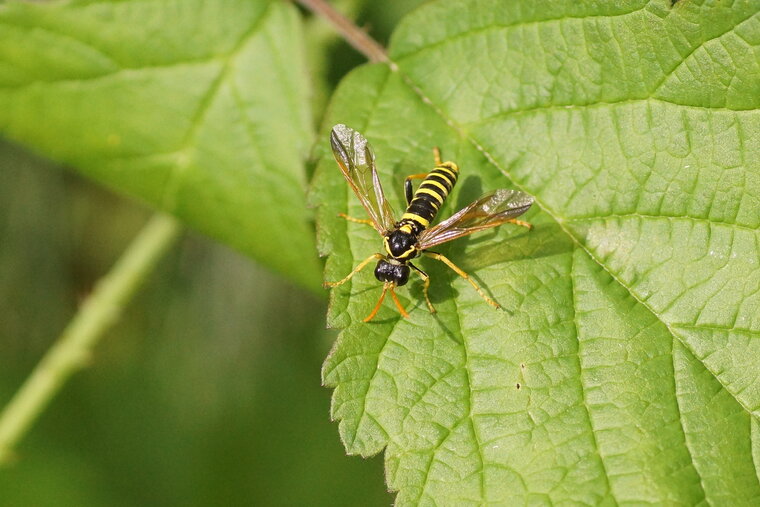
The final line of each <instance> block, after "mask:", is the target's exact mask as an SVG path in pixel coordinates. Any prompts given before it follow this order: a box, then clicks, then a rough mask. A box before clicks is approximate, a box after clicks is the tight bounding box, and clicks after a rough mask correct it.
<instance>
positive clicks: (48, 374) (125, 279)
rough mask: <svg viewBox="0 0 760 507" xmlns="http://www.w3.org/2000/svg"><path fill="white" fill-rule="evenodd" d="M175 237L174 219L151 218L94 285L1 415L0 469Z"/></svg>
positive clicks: (81, 364) (163, 216) (176, 225)
mask: <svg viewBox="0 0 760 507" xmlns="http://www.w3.org/2000/svg"><path fill="white" fill-rule="evenodd" d="M179 231H180V226H179V224H178V223H177V222H176V221H175V220H174V219H173V218H171V217H169V216H166V215H156V216H154V217H153V218H152V219H151V220H150V222H149V223H148V224H147V225H146V226H145V227H144V228H143V229H142V231H140V233H139V234H138V235H137V237H136V238H135V239H134V240H133V241H132V244H131V245H130V246H129V247H128V248H127V250H126V252H124V254H123V255H122V256H121V258H120V259H119V260H118V261H117V263H116V265H115V266H114V267H113V268H112V269H111V271H110V272H109V273H108V274H107V275H106V276H105V277H103V278H102V279H101V280H100V281H99V282H98V284H97V285H96V287H95V290H94V291H93V292H92V294H91V295H90V296H89V297H88V298H87V300H85V302H84V303H83V304H82V307H81V308H80V309H79V311H78V312H77V314H76V315H75V316H74V319H73V320H72V321H71V322H69V324H68V326H67V327H66V329H65V330H64V331H63V334H62V335H61V337H60V338H59V339H58V341H57V342H56V343H55V345H53V346H52V347H51V348H50V349H49V350H48V352H47V354H45V357H43V358H42V360H41V361H40V363H39V364H38V365H37V367H36V368H35V369H34V371H33V372H32V374H31V375H30V376H29V377H28V378H27V379H26V381H25V382H24V385H22V386H21V388H20V389H19V390H18V392H17V393H16V394H15V396H14V397H13V399H11V401H10V402H9V403H8V405H7V406H6V407H5V410H4V411H3V412H2V414H0V464H3V463H5V462H7V461H8V460H9V459H10V458H11V457H12V455H13V448H14V447H15V445H16V443H17V442H18V441H19V440H20V439H21V438H22V437H23V436H24V434H25V433H26V432H27V431H28V430H29V428H30V427H31V426H32V424H33V423H34V421H35V420H36V419H37V417H38V416H39V415H40V413H41V412H42V411H43V410H44V409H45V407H46V406H47V404H48V403H49V402H50V400H51V399H52V398H53V396H55V394H56V393H57V392H58V391H59V390H60V389H61V388H62V387H63V384H64V383H65V382H66V380H68V378H69V377H70V376H71V375H72V374H73V373H74V372H76V371H77V370H78V369H80V368H83V367H84V366H85V365H86V364H87V361H88V359H89V356H90V353H91V351H92V349H93V348H94V346H95V345H96V344H97V342H98V340H99V339H100V337H101V336H102V335H103V333H104V332H105V331H106V330H107V329H108V328H109V327H110V326H111V325H112V324H114V323H115V322H116V320H117V319H118V318H119V315H120V313H121V311H122V309H123V308H124V306H125V305H126V304H127V303H128V302H129V301H130V299H131V298H132V296H133V295H134V293H135V292H136V290H137V289H138V288H139V286H140V284H141V282H142V281H143V280H145V278H146V277H147V276H148V275H149V274H150V272H151V271H152V270H153V268H154V267H155V265H156V263H157V262H158V260H160V259H161V257H162V255H163V254H164V253H165V252H166V250H167V249H168V248H169V247H171V245H172V244H174V242H175V240H176V238H177V237H178V235H179Z"/></svg>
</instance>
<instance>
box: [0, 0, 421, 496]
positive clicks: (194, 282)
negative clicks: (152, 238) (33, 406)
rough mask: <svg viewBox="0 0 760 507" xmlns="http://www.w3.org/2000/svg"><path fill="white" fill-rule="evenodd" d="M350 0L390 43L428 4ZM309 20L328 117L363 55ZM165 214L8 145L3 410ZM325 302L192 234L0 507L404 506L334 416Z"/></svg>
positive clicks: (63, 402)
mask: <svg viewBox="0 0 760 507" xmlns="http://www.w3.org/2000/svg"><path fill="white" fill-rule="evenodd" d="M335 3H336V4H339V6H340V7H341V8H342V9H343V10H345V11H348V12H353V13H356V14H357V18H358V23H359V24H360V26H365V27H367V28H369V29H370V30H371V32H372V34H373V35H374V36H375V37H377V38H378V40H380V41H381V42H382V43H386V42H387V40H388V37H389V34H390V32H391V30H392V28H393V27H394V26H395V24H396V23H397V21H398V19H399V18H400V17H401V16H402V15H403V14H404V13H406V12H408V11H409V10H411V9H412V8H414V7H415V6H417V5H419V4H420V3H422V2H420V1H411V2H410V1H406V2H402V1H400V0H399V1H393V2H388V3H387V4H385V3H384V4H383V5H378V4H375V3H372V2H366V3H365V2H359V1H344V2H335ZM308 23H309V24H310V25H309V27H308V28H307V37H308V36H309V33H311V34H312V35H311V36H314V37H316V38H319V39H320V40H321V41H324V40H328V45H329V46H330V48H329V52H328V53H329V56H328V57H327V58H325V59H324V60H323V61H321V62H320V61H317V62H316V63H315V65H316V66H323V67H322V69H321V70H320V69H317V70H316V72H318V73H321V74H323V77H324V78H325V80H326V82H327V85H326V86H325V85H319V84H317V85H315V104H316V107H317V108H318V109H319V108H320V107H321V105H323V103H324V101H325V100H326V98H327V97H328V96H329V93H330V92H331V90H332V88H333V87H334V86H335V85H336V84H337V82H338V81H339V80H340V78H341V77H342V76H343V75H344V74H345V72H347V71H348V70H350V69H351V68H352V67H353V66H355V65H358V64H360V63H362V61H363V60H362V57H361V56H359V55H357V54H356V53H355V52H353V50H351V49H350V48H348V46H347V45H346V44H345V43H343V42H341V41H340V40H338V39H335V38H334V36H332V35H330V34H328V35H325V32H326V31H329V29H327V28H326V26H320V24H319V23H314V22H313V20H308ZM309 30H310V31H309ZM325 37H327V38H325ZM331 38H332V41H331V42H330V39H331ZM323 57H324V55H323ZM319 114H321V111H319V110H318V111H317V116H319ZM150 214H151V211H150V210H148V209H146V208H145V207H143V206H141V205H140V204H138V203H135V202H133V201H131V200H128V199H125V198H122V197H119V196H117V195H114V194H113V193H111V192H109V191H106V190H103V189H101V188H99V187H97V186H96V185H94V184H92V183H90V182H88V181H85V180H83V179H82V178H80V177H78V176H76V175H74V174H73V173H72V172H70V171H67V170H65V169H64V168H61V167H59V166H57V165H56V164H54V163H52V162H49V161H46V160H42V159H40V158H38V157H36V156H34V155H33V154H31V153H30V152H28V151H26V150H24V149H22V148H20V147H18V146H14V145H11V144H8V143H4V142H0V351H1V352H0V405H4V404H5V403H6V402H7V401H8V400H9V399H10V397H11V396H12V395H13V393H14V392H15V391H16V389H18V387H19V385H20V384H21V383H22V382H23V380H24V379H25V378H26V377H27V375H28V374H29V372H30V371H31V370H32V368H33V367H34V366H35V365H36V363H37V362H38V361H39V359H40V358H41V357H42V356H43V354H44V353H45V352H46V351H47V349H48V348H49V347H50V345H51V344H52V343H53V342H54V341H55V340H56V338H57V337H58V336H59V334H60V332H61V331H62V329H63V328H64V326H65V325H66V323H67V322H68V321H69V320H70V319H71V318H72V316H73V315H74V313H75V312H76V310H77V307H78V304H79V303H80V302H81V301H82V299H83V298H84V297H85V296H86V295H87V294H88V292H89V291H90V290H91V288H92V286H93V284H94V283H95V282H96V280H97V279H98V278H100V277H101V276H103V275H104V274H105V273H107V272H108V270H109V269H110V267H111V266H112V264H113V263H114V261H115V260H116V259H117V258H118V257H119V255H120V254H121V253H122V252H123V251H124V249H125V247H126V246H127V245H128V244H129V243H130V241H131V240H132V239H133V238H134V236H135V235H136V233H137V232H138V231H139V230H140V229H141V227H142V226H143V225H144V224H145V223H146V221H147V219H148V217H149V216H150ZM325 296H326V294H325ZM325 305H326V298H325V299H320V298H319V297H318V296H314V295H313V294H310V293H308V292H307V291H305V290H302V289H300V288H298V287H295V286H292V285H290V284H288V283H287V282H285V281H283V280H282V279H280V278H278V277H276V276H275V275H273V274H271V273H269V272H268V271H266V270H264V269H262V268H260V267H258V266H256V265H254V264H253V263H252V262H251V261H249V260H248V259H246V258H244V257H243V256H241V255H240V254H238V253H236V252H233V251H231V250H230V249H228V248H226V247H224V246H222V245H219V244H215V243H213V242H212V241H210V240H208V239H206V238H204V237H201V236H199V235H197V234H194V233H192V232H188V233H187V234H185V235H184V237H183V239H182V240H181V241H180V242H179V244H178V245H177V246H176V247H175V248H173V249H172V250H171V253H170V254H169V255H167V256H166V257H165V258H164V259H163V260H162V262H161V263H160V264H159V266H158V268H157V269H156V271H155V273H154V275H153V276H152V277H151V279H150V280H149V281H148V282H147V283H146V285H145V286H144V287H143V288H142V289H141V290H140V292H139V295H138V296H137V297H136V298H135V300H133V301H132V302H131V303H130V305H129V306H128V308H127V310H126V312H125V314H124V315H123V317H122V319H121V320H120V322H119V323H118V324H117V325H116V326H115V327H114V328H113V329H111V330H110V331H109V332H108V333H107V335H106V336H105V337H104V339H103V340H102V341H101V343H100V345H99V346H98V347H97V349H96V351H95V354H94V357H93V360H92V363H91V364H90V365H89V367H88V368H86V369H85V370H84V371H82V372H80V373H77V374H76V375H75V376H74V377H73V379H72V380H71V381H70V382H69V383H68V384H66V385H65V387H64V389H63V391H62V393H60V395H58V396H57V397H56V398H55V399H54V401H53V403H52V404H51V405H50V406H49V407H48V408H47V409H46V410H45V411H44V413H43V414H42V416H41V418H40V420H39V421H37V423H36V425H35V426H34V427H33V428H32V430H31V432H30V433H29V434H28V435H26V437H25V438H24V439H23V441H22V442H21V445H20V446H19V448H18V455H17V459H16V461H15V462H14V463H12V465H11V466H10V467H6V468H2V469H0V506H3V507H4V506H30V505H31V506H48V505H49V506H102V505H108V506H120V505H124V506H134V505H142V506H152V505H156V506H158V505H161V506H164V505H183V506H186V505H199V506H200V505H204V506H205V505H388V504H390V503H392V501H393V496H392V495H391V494H389V493H388V492H387V491H386V488H385V485H384V478H383V470H382V457H380V456H378V457H375V458H373V459H371V460H362V459H361V458H358V457H347V456H346V455H345V451H344V449H343V446H342V445H341V443H340V441H339V438H338V431H337V425H336V424H334V423H332V422H330V420H329V403H330V391H329V390H328V389H325V388H322V387H321V386H320V374H319V372H320V367H321V363H322V361H323V360H324V357H325V356H326V354H327V352H328V351H329V349H330V347H331V344H332V342H333V340H334V339H335V337H336V333H335V332H332V331H327V330H325V325H324V322H325V320H324V319H325Z"/></svg>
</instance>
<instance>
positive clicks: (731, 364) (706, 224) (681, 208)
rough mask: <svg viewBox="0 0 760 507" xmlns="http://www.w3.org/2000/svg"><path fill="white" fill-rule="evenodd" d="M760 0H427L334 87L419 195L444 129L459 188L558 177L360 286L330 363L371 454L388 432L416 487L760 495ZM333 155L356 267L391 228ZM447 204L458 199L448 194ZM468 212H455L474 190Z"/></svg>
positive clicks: (362, 450)
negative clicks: (420, 279) (412, 273)
mask: <svg viewBox="0 0 760 507" xmlns="http://www.w3.org/2000/svg"><path fill="white" fill-rule="evenodd" d="M759 12H760V2H758V1H756V0H752V1H749V0H747V1H736V2H723V1H719V0H714V1H707V0H706V1H703V2H698V1H692V0H681V1H679V2H676V3H674V5H673V3H672V2H671V1H670V0H657V1H649V2H647V1H641V0H636V1H633V0H630V1H620V2H594V1H590V0H589V1H581V2H575V1H572V2H571V1H566V2H550V3H547V2H543V3H541V2H539V3H537V2H530V1H515V2H501V1H497V0H479V1H477V2H464V1H461V0H443V1H438V2H433V3H430V4H427V5H426V6H424V7H422V8H421V9H419V10H417V11H416V12H415V13H414V14H413V15H411V16H409V17H408V18H406V20H405V22H404V23H402V25H401V26H400V27H399V28H398V30H397V31H396V33H395V35H394V38H393V41H392V44H391V48H390V55H391V59H392V60H393V61H394V62H395V64H396V65H397V70H396V69H395V68H394V69H391V68H389V67H387V66H383V65H374V66H366V67H363V68H361V69H358V70H356V71H355V72H353V73H352V74H351V75H350V76H348V77H347V78H346V79H345V80H344V82H343V83H342V85H341V87H340V89H339V90H338V92H337V94H336V96H335V97H334V100H333V102H332V107H331V113H330V118H329V120H330V123H329V125H327V126H328V127H329V126H330V125H331V124H333V123H345V124H347V125H349V126H351V127H353V128H355V129H357V130H359V131H360V132H362V133H363V134H364V135H365V136H366V137H367V138H368V139H369V140H370V142H371V143H372V144H373V146H374V148H375V151H376V155H377V162H378V165H379V171H380V174H381V178H382V180H383V182H384V184H385V187H386V193H387V194H388V195H389V197H390V198H392V199H393V201H394V204H395V205H396V207H397V208H400V207H401V202H402V193H401V191H400V190H401V183H402V181H403V178H404V176H405V175H407V174H412V173H418V172H421V171H424V170H425V169H426V168H429V167H431V164H432V155H431V149H432V147H433V146H440V147H441V149H442V151H443V155H444V158H445V159H451V160H454V161H456V162H457V163H458V164H459V165H460V167H461V169H462V176H461V180H460V181H461V183H460V184H459V185H458V188H457V189H455V191H454V193H453V194H452V196H451V197H450V198H449V201H448V203H447V208H448V209H449V210H454V209H457V208H459V207H461V206H462V205H464V204H466V203H467V202H468V201H469V200H471V199H473V198H474V197H476V196H477V195H478V194H479V193H480V192H481V191H484V190H489V189H493V188H498V187H505V186H507V187H513V188H518V189H521V190H524V191H526V192H528V193H530V194H532V195H534V196H535V198H536V204H535V205H534V207H533V209H531V210H530V211H529V212H528V214H527V215H526V220H529V221H531V222H532V223H533V224H534V225H535V228H534V230H533V231H531V232H525V230H524V229H521V228H518V227H509V226H503V227H501V228H500V230H498V232H494V233H485V234H481V235H479V236H478V235H475V236H471V237H469V238H467V239H464V240H459V241H456V242H453V243H451V244H450V245H449V247H448V248H446V247H444V248H443V250H444V251H445V253H446V254H447V255H448V256H449V257H450V258H451V259H452V260H453V261H454V262H456V263H458V264H460V265H461V266H462V267H463V268H465V269H466V270H468V271H469V272H471V273H472V274H473V275H474V276H475V277H476V278H477V279H478V280H479V281H481V282H482V283H483V285H484V286H485V287H487V290H488V291H489V292H490V293H491V294H492V295H493V296H494V297H495V298H496V299H497V300H498V301H499V302H500V303H501V304H502V305H503V306H504V307H505V308H506V311H504V312H497V311H494V310H493V309H492V308H491V307H489V306H488V305H486V304H485V303H484V302H483V301H482V299H480V297H479V296H478V295H477V294H476V293H474V292H473V291H472V289H471V288H470V287H469V285H468V284H467V282H466V281H464V280H462V279H460V278H458V277H457V276H456V275H454V274H453V273H452V272H450V271H448V270H447V268H446V267H445V266H441V265H439V263H435V262H434V261H430V262H427V261H425V260H423V261H422V265H423V266H424V268H425V269H426V270H427V271H428V272H429V273H430V274H431V277H432V287H431V298H432V299H433V303H434V304H436V306H437V308H438V311H439V313H438V314H436V315H431V314H429V313H428V311H427V309H426V308H425V304H424V300H423V299H422V290H421V286H420V285H419V284H415V283H410V284H409V286H408V290H407V289H406V288H404V289H401V290H400V295H401V298H402V301H403V302H405V303H406V305H407V307H408V309H409V310H410V313H411V318H410V319H408V320H404V319H401V318H400V317H399V315H398V314H397V312H396V311H395V309H394V308H393V307H392V305H390V304H388V305H386V306H385V307H384V308H383V309H382V310H381V311H380V314H379V315H378V317H377V319H376V320H375V321H373V322H371V323H369V324H364V323H362V322H361V318H362V317H364V316H365V315H367V313H369V311H370V309H371V308H372V306H373V305H374V303H375V301H376V298H377V297H378V295H379V283H378V282H377V281H376V280H374V277H373V276H372V274H371V272H370V270H369V269H368V270H367V272H366V273H363V274H361V275H358V276H357V277H355V278H354V279H353V280H352V282H351V283H348V284H346V285H344V286H342V287H339V288H337V289H334V290H333V291H332V296H331V308H330V313H329V316H328V319H329V322H330V324H332V325H334V326H338V327H345V328H346V329H345V330H344V331H343V332H342V334H341V336H340V338H339V339H338V342H337V344H336V346H335V348H334V350H333V352H332V353H331V355H330V357H329V358H328V360H327V362H326V363H325V367H324V381H325V383H326V384H327V385H329V386H333V387H335V392H334V396H333V410H332V414H333V416H334V417H335V418H336V419H338V420H339V421H340V433H341V437H342V439H343V441H344V443H345V445H346V448H347V450H348V451H349V452H350V453H357V454H362V455H370V454H374V453H377V452H380V451H381V450H382V449H383V448H384V447H385V448H386V463H387V475H388V478H387V480H388V483H389V485H390V487H391V488H393V489H395V490H398V491H399V497H398V502H399V504H415V503H422V504H433V503H435V504H443V505H464V504H483V503H487V502H489V503H496V504H502V505H510V504H513V503H516V502H519V503H527V502H530V503H546V504H549V503H590V504H600V503H603V504H613V503H631V502H634V503H642V502H656V503H661V502H665V503H685V504H696V503H700V502H704V501H707V502H708V503H713V504H716V503H717V504H725V503H731V504H749V503H753V502H757V501H758V497H760V483H759V482H758V473H757V469H756V466H755V462H754V461H753V454H757V449H758V447H759V445H758V431H757V428H758V425H757V417H758V415H759V414H760V380H758V379H760V359H758V357H760V237H759V236H760V232H758V226H760V161H759V160H758V157H757V153H758V152H760V111H758V107H759V106H760V13H759ZM327 149H328V143H327V136H326V134H325V137H324V142H323V145H322V150H323V154H324V155H325V156H324V157H323V160H322V162H321V163H320V165H319V167H318V169H317V175H316V179H315V182H314V190H313V193H312V196H313V199H314V200H315V201H316V202H318V203H319V205H320V209H319V212H318V213H319V214H318V225H319V228H318V229H319V236H318V244H319V248H320V250H321V251H322V253H324V254H329V257H328V260H327V268H326V273H325V277H326V279H328V280H336V279H338V278H340V277H342V276H343V275H345V274H346V273H348V272H349V271H350V270H351V268H352V266H353V265H355V264H356V263H357V262H358V261H359V260H361V259H364V258H365V257H367V256H368V255H369V254H371V253H372V252H375V251H378V250H379V249H380V247H381V243H380V241H379V238H378V236H377V234H376V233H375V231H373V230H372V229H371V228H369V227H366V226H363V225H361V224H355V223H347V222H345V221H343V220H341V219H339V218H337V217H336V214H337V213H338V212H348V213H349V214H352V215H355V216H362V213H363V211H362V208H361V206H360V204H359V203H358V201H357V199H356V198H355V197H353V196H352V195H351V194H350V191H349V189H348V188H347V186H346V185H345V182H344V181H343V180H342V178H341V175H340V172H339V171H338V168H337V167H336V166H335V164H334V161H333V160H332V158H331V157H330V156H328V155H327ZM446 213H447V212H444V215H445V214H446ZM448 213H451V211H448Z"/></svg>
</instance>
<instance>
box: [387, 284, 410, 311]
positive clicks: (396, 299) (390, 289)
mask: <svg viewBox="0 0 760 507" xmlns="http://www.w3.org/2000/svg"><path fill="white" fill-rule="evenodd" d="M393 287H395V285H394V284H390V287H388V290H389V291H390V293H391V297H392V298H393V302H394V303H396V308H398V311H399V313H401V316H402V317H404V318H405V319H408V318H409V314H408V313H406V310H404V307H403V306H402V304H401V301H399V300H398V296H396V292H395V291H394V290H393Z"/></svg>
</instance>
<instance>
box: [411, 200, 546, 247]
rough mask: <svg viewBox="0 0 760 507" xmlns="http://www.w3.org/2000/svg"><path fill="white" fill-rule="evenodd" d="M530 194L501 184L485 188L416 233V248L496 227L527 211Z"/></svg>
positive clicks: (438, 243)
mask: <svg viewBox="0 0 760 507" xmlns="http://www.w3.org/2000/svg"><path fill="white" fill-rule="evenodd" d="M531 204H533V198H532V197H531V196H529V195H528V194H526V193H525V192H520V191H518V190H508V189H506V188H501V189H499V190H494V191H493V192H488V193H487V194H485V195H483V196H481V197H480V198H479V199H478V200H476V201H475V202H473V203H471V204H470V205H468V206H465V207H464V208H462V209H461V210H459V211H458V212H456V213H455V214H454V215H452V216H451V217H449V218H448V219H446V220H444V221H443V222H441V223H440V224H438V225H436V226H435V227H431V228H430V229H427V230H425V231H424V232H423V233H422V234H421V235H420V249H421V250H426V249H428V248H431V247H433V246H435V245H440V244H441V243H445V242H447V241H451V240H452V239H456V238H460V237H462V236H467V235H468V234H472V233H473V232H478V231H482V230H485V229H490V228H491V227H497V226H499V225H501V224H503V223H506V222H508V221H509V220H511V219H513V218H515V217H518V216H520V215H522V214H523V213H525V212H526V211H528V208H530V205H531Z"/></svg>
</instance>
